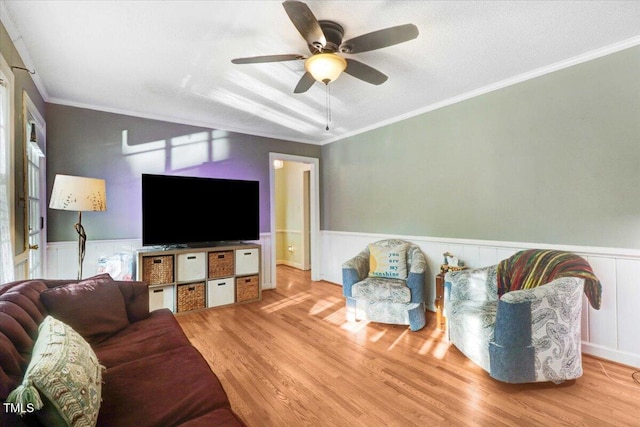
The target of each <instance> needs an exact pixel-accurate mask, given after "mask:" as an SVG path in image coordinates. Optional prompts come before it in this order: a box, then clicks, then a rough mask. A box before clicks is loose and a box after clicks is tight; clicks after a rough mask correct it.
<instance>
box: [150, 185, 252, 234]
mask: <svg viewBox="0 0 640 427" xmlns="http://www.w3.org/2000/svg"><path fill="white" fill-rule="evenodd" d="M259 198H260V195H259V182H258V181H242V180H233V179H218V178H200V177H185V176H173V175H151V174H143V175H142V244H143V245H144V246H158V245H166V246H173V245H187V246H207V245H214V244H216V243H220V242H236V241H243V240H258V239H259V237H260V230H259V228H260V199H259Z"/></svg>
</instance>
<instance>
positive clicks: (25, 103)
mask: <svg viewBox="0 0 640 427" xmlns="http://www.w3.org/2000/svg"><path fill="white" fill-rule="evenodd" d="M22 109H23V112H22V118H23V122H24V121H25V120H26V118H27V117H28V114H30V115H31V116H32V117H33V122H35V125H36V127H37V128H38V130H39V131H40V133H41V135H42V138H43V139H44V140H43V141H40V142H42V149H43V150H42V151H43V153H42V154H43V156H46V152H47V122H46V121H45V120H44V117H43V116H42V114H40V111H38V108H37V107H36V104H34V103H33V101H32V100H31V98H30V97H29V94H28V93H27V91H26V90H23V91H22ZM23 124H24V123H23ZM23 128H24V126H23ZM23 138H24V141H23V143H24V144H25V146H24V148H25V153H24V156H25V157H24V158H25V164H26V162H27V161H28V160H27V159H28V157H29V156H28V155H27V153H26V151H27V144H29V142H27V141H28V140H29V133H28V132H27V130H25V134H24V135H23ZM44 158H45V159H46V157H44ZM39 169H40V173H39V175H40V182H39V183H38V186H39V188H40V212H38V216H39V217H41V218H43V221H42V222H43V224H42V229H41V230H40V243H39V246H40V249H38V250H40V252H41V254H40V271H41V272H43V273H44V272H45V271H47V256H46V254H45V253H44V251H42V248H43V247H44V246H45V242H46V238H47V162H46V161H45V160H44V159H41V160H40V167H39ZM24 175H25V177H26V178H27V179H28V177H29V172H28V170H27V169H26V168H25V170H24ZM27 185H28V184H27ZM25 195H26V193H25ZM25 209H27V215H28V214H29V212H28V209H29V204H26V205H25ZM28 223H29V219H28V218H26V219H25V226H26V225H27V224H28ZM24 233H25V236H24V238H25V249H24V255H25V256H26V260H27V263H28V261H29V251H30V250H31V249H29V238H28V237H27V234H28V230H26V229H25V231H24ZM27 268H28V269H29V271H30V270H31V265H28V264H27Z"/></svg>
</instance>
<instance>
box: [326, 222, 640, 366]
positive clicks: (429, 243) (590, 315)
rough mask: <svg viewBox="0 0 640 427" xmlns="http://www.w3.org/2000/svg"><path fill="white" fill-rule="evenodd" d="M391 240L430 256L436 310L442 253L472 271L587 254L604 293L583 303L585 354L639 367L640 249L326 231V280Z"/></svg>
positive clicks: (335, 278) (430, 290)
mask: <svg viewBox="0 0 640 427" xmlns="http://www.w3.org/2000/svg"><path fill="white" fill-rule="evenodd" d="M388 238H399V239H405V240H408V241H411V242H414V243H415V244H417V245H418V246H420V248H421V249H422V251H423V252H424V253H425V255H426V256H427V264H428V274H427V298H428V307H429V309H430V310H434V309H435V307H434V305H433V300H434V296H435V275H436V274H437V273H438V272H439V271H440V264H442V262H443V255H442V254H443V253H444V252H447V251H448V252H451V253H453V254H454V255H455V256H457V257H458V258H459V259H461V260H462V261H464V262H465V264H466V265H467V266H470V267H484V266H489V265H493V264H497V263H498V262H499V261H500V260H502V259H504V258H507V257H509V256H511V255H513V254H514V253H516V252H517V251H519V250H522V249H533V248H536V249H560V250H568V251H571V252H575V253H577V254H579V255H581V256H583V257H584V258H586V259H587V260H588V261H589V263H590V264H591V266H592V267H593V270H594V272H595V273H596V275H597V276H598V278H599V279H600V281H601V282H602V291H603V295H602V307H601V308H600V310H594V309H593V308H591V306H590V305H589V304H588V302H587V299H586V297H584V299H583V311H582V344H583V345H582V349H583V352H584V353H586V354H590V355H593V356H598V357H602V358H605V359H608V360H613V361H616V362H619V363H623V364H626V365H630V366H636V367H640V327H638V325H640V251H639V250H634V249H616V248H599V247H584V246H562V245H545V244H536V243H516V242H498V241H484V240H467V239H444V238H431V237H423V236H399V235H382V234H368V233H350V232H334V231H322V232H321V247H322V272H321V277H322V279H324V280H327V281H330V282H333V283H338V284H340V283H342V263H343V262H345V261H346V260H348V259H349V258H351V257H353V256H354V255H356V254H357V253H358V252H360V251H361V250H362V249H363V248H365V247H366V246H367V245H368V244H369V243H371V242H374V241H376V240H381V239H388Z"/></svg>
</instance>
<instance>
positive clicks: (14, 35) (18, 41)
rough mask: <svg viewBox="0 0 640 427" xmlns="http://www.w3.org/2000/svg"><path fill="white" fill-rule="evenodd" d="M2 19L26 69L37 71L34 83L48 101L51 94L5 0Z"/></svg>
mask: <svg viewBox="0 0 640 427" xmlns="http://www.w3.org/2000/svg"><path fill="white" fill-rule="evenodd" d="M0 18H1V19H0V21H2V24H3V25H4V28H5V29H6V30H7V33H8V34H9V38H10V39H11V42H12V43H13V45H14V46H15V48H16V51H18V55H19V56H20V59H21V60H22V62H23V63H24V67H25V68H28V69H29V70H32V71H36V73H35V74H32V75H31V79H32V80H33V83H34V84H35V85H36V88H38V91H39V92H40V95H41V96H42V97H43V99H44V100H45V101H48V99H49V93H48V92H47V88H46V86H45V85H44V82H43V81H42V79H41V78H40V75H39V74H38V73H37V70H36V68H35V66H34V65H33V59H31V55H30V54H29V49H27V46H26V45H25V43H24V40H23V39H22V35H21V34H20V32H19V31H18V28H17V27H16V25H15V23H14V22H13V20H12V19H11V14H10V13H9V9H7V4H6V2H5V1H4V0H2V1H0ZM12 65H18V64H12Z"/></svg>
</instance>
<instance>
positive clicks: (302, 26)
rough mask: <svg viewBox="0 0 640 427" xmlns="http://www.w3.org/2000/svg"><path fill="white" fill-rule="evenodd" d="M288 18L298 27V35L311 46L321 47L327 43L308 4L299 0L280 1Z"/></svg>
mask: <svg viewBox="0 0 640 427" xmlns="http://www.w3.org/2000/svg"><path fill="white" fill-rule="evenodd" d="M282 6H284V10H285V11H286V12H287V15H289V19H291V22H293V25H294V26H295V27H296V28H297V29H298V32H299V33H300V35H301V36H302V37H303V38H304V39H305V40H306V41H307V43H308V44H310V45H311V46H314V47H316V48H317V49H321V48H323V47H324V45H326V44H327V39H326V38H325V37H324V32H323V31H322V28H321V27H320V24H319V23H318V20H317V19H316V17H315V16H314V14H313V12H311V9H309V6H307V5H306V4H305V3H302V2H300V1H285V2H283V3H282Z"/></svg>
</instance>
